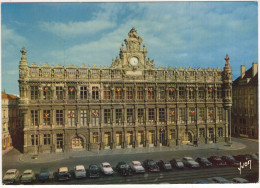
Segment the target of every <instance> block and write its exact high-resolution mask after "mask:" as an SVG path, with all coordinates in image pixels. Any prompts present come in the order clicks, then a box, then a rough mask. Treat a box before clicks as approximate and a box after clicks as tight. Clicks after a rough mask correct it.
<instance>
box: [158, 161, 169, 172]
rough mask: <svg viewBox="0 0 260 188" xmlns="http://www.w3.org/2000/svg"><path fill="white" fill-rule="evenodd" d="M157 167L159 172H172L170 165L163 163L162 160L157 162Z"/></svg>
mask: <svg viewBox="0 0 260 188" xmlns="http://www.w3.org/2000/svg"><path fill="white" fill-rule="evenodd" d="M157 165H158V166H159V168H160V170H163V171H170V170H172V165H171V164H170V163H169V162H164V161H163V160H160V161H158V162H157Z"/></svg>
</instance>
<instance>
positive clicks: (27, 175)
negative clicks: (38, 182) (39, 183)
mask: <svg viewBox="0 0 260 188" xmlns="http://www.w3.org/2000/svg"><path fill="white" fill-rule="evenodd" d="M35 179H36V178H35V174H34V172H33V170H31V169H28V170H25V171H24V172H23V174H22V176H21V183H32V182H33V181H35Z"/></svg>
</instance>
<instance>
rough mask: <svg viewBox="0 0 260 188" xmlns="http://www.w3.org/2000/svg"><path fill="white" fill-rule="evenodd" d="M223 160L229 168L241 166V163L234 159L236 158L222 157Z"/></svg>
mask: <svg viewBox="0 0 260 188" xmlns="http://www.w3.org/2000/svg"><path fill="white" fill-rule="evenodd" d="M221 159H222V160H223V161H225V162H226V163H227V165H229V166H239V165H240V163H239V161H237V160H236V159H234V157H233V156H231V155H225V156H222V157H221Z"/></svg>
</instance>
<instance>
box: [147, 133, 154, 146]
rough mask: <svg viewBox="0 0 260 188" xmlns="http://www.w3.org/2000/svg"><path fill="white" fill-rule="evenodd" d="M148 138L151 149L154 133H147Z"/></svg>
mask: <svg viewBox="0 0 260 188" xmlns="http://www.w3.org/2000/svg"><path fill="white" fill-rule="evenodd" d="M148 136H149V146H150V147H153V146H154V143H155V133H154V131H149V134H148Z"/></svg>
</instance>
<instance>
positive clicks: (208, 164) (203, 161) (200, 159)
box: [195, 157, 212, 168]
mask: <svg viewBox="0 0 260 188" xmlns="http://www.w3.org/2000/svg"><path fill="white" fill-rule="evenodd" d="M195 161H196V162H198V163H199V164H200V166H202V167H206V168H209V167H212V163H211V162H209V160H208V159H207V158H205V157H198V158H197V159H196V160H195Z"/></svg>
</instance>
